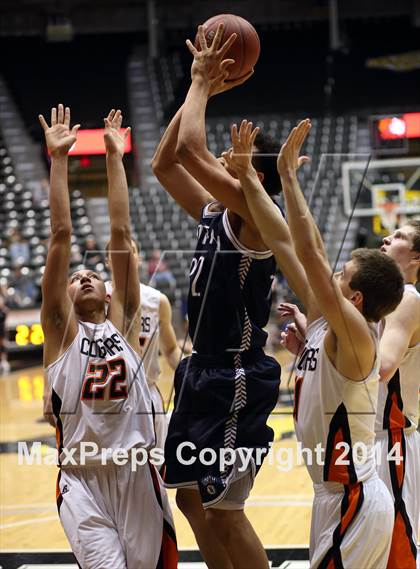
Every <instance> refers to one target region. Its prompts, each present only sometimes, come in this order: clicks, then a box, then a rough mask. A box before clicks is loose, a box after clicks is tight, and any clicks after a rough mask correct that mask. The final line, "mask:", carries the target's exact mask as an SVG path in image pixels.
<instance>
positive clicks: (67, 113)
mask: <svg viewBox="0 0 420 569" xmlns="http://www.w3.org/2000/svg"><path fill="white" fill-rule="evenodd" d="M64 124H65V125H66V127H67V128H70V107H66V108H65V109H64Z"/></svg>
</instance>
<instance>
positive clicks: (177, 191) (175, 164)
mask: <svg viewBox="0 0 420 569" xmlns="http://www.w3.org/2000/svg"><path fill="white" fill-rule="evenodd" d="M181 116H182V107H181V108H180V109H178V112H177V113H176V115H175V116H174V117H173V119H172V120H171V122H170V123H169V125H168V127H167V129H166V131H165V133H164V135H163V137H162V140H161V141H160V143H159V146H158V147H157V149H156V152H155V155H154V157H153V161H152V169H153V173H154V174H155V176H156V178H157V179H158V180H159V182H160V183H161V184H162V186H163V187H164V188H165V190H166V191H167V192H168V193H169V194H170V195H171V196H172V197H173V198H174V200H175V201H176V202H177V203H178V204H179V205H180V206H181V207H182V208H183V209H184V210H185V211H186V212H187V213H188V214H189V215H190V216H191V217H193V218H194V219H196V220H197V221H198V220H199V219H200V215H201V210H202V209H203V207H204V206H205V205H206V204H208V203H210V202H211V201H212V200H213V199H214V198H213V196H211V194H209V193H208V192H207V191H206V190H205V189H204V188H203V186H202V185H201V184H200V183H199V182H197V181H196V180H195V179H194V178H193V176H192V175H191V174H190V173H189V172H188V171H187V170H186V169H185V168H184V166H183V165H182V164H181V162H180V161H179V160H178V158H177V156H176V146H177V143H178V131H179V125H180V122H181Z"/></svg>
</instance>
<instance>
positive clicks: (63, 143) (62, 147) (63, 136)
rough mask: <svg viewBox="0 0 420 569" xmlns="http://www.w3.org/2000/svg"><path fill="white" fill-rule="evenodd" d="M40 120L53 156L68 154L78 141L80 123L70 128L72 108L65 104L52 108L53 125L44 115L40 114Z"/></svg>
mask: <svg viewBox="0 0 420 569" xmlns="http://www.w3.org/2000/svg"><path fill="white" fill-rule="evenodd" d="M38 118H39V122H40V123H41V126H42V128H43V129H44V133H45V140H46V143H47V148H48V151H49V153H50V154H51V156H66V155H67V154H68V153H69V150H70V149H71V147H72V146H73V144H74V143H75V142H76V137H77V131H78V130H79V128H80V124H76V125H74V126H73V128H72V129H71V130H70V108H69V107H66V108H65V109H64V107H63V105H61V104H60V105H58V112H57V108H56V107H53V108H52V109H51V126H48V124H47V121H46V120H45V119H44V117H43V115H38Z"/></svg>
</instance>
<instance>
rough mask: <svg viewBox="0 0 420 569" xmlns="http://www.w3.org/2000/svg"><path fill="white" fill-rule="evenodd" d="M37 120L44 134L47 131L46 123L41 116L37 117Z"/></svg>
mask: <svg viewBox="0 0 420 569" xmlns="http://www.w3.org/2000/svg"><path fill="white" fill-rule="evenodd" d="M38 119H39V122H40V123H41V126H42V128H43V129H44V132H45V131H46V130H47V129H48V124H47V121H46V120H45V119H44V116H43V115H38Z"/></svg>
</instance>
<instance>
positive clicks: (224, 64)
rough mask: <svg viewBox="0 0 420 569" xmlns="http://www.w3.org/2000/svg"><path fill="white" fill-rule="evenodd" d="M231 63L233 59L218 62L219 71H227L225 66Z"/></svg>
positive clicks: (233, 61)
mask: <svg viewBox="0 0 420 569" xmlns="http://www.w3.org/2000/svg"><path fill="white" fill-rule="evenodd" d="M232 63H235V60H234V59H224V60H223V61H222V63H221V64H220V68H219V69H220V71H223V72H225V71H227V68H228V67H229V65H232Z"/></svg>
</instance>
